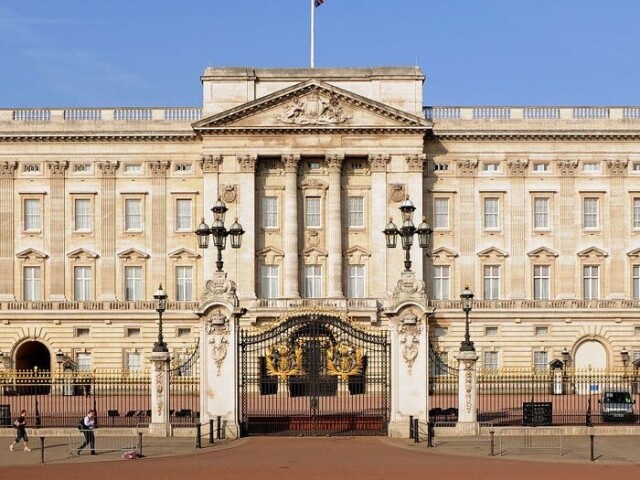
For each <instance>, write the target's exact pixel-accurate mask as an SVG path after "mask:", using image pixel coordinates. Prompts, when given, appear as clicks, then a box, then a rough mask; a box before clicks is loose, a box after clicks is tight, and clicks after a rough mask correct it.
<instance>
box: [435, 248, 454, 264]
mask: <svg viewBox="0 0 640 480" xmlns="http://www.w3.org/2000/svg"><path fill="white" fill-rule="evenodd" d="M458 256H459V255H458V253H457V252H454V251H453V250H451V249H450V248H447V247H439V248H436V249H435V250H434V251H433V252H431V258H433V260H434V261H435V260H444V259H453V258H458Z"/></svg>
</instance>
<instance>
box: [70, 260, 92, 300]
mask: <svg viewBox="0 0 640 480" xmlns="http://www.w3.org/2000/svg"><path fill="white" fill-rule="evenodd" d="M91 277H92V274H91V267H73V299H74V300H75V301H76V302H86V301H89V300H93V288H92V287H93V281H92V278H91Z"/></svg>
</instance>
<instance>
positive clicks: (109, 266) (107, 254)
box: [96, 161, 118, 301]
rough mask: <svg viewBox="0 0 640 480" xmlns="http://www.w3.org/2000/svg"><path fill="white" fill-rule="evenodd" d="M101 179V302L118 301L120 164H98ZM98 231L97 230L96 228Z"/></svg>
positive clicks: (97, 268) (97, 267) (99, 297)
mask: <svg viewBox="0 0 640 480" xmlns="http://www.w3.org/2000/svg"><path fill="white" fill-rule="evenodd" d="M98 170H100V173H101V175H102V177H101V179H100V213H99V217H100V225H99V229H100V230H99V232H98V231H97V232H96V235H97V236H98V239H99V242H100V258H99V259H98V262H97V265H96V272H100V279H99V280H100V287H99V290H98V289H96V291H97V292H99V294H98V297H97V298H98V300H99V301H112V300H115V299H116V172H117V171H118V162H108V161H107V162H98ZM96 230H97V228H96Z"/></svg>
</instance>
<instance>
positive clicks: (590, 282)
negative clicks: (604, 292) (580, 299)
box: [582, 265, 600, 300]
mask: <svg viewBox="0 0 640 480" xmlns="http://www.w3.org/2000/svg"><path fill="white" fill-rule="evenodd" d="M582 281H583V296H584V299H585V300H597V299H598V296H599V291H600V270H599V267H598V266H597V265H585V266H584V267H583V280H582Z"/></svg>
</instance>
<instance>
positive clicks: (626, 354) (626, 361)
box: [620, 347, 629, 370]
mask: <svg viewBox="0 0 640 480" xmlns="http://www.w3.org/2000/svg"><path fill="white" fill-rule="evenodd" d="M620 356H621V357H622V366H623V367H624V369H625V370H626V369H627V365H628V364H629V350H627V349H626V347H622V350H621V351H620Z"/></svg>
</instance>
